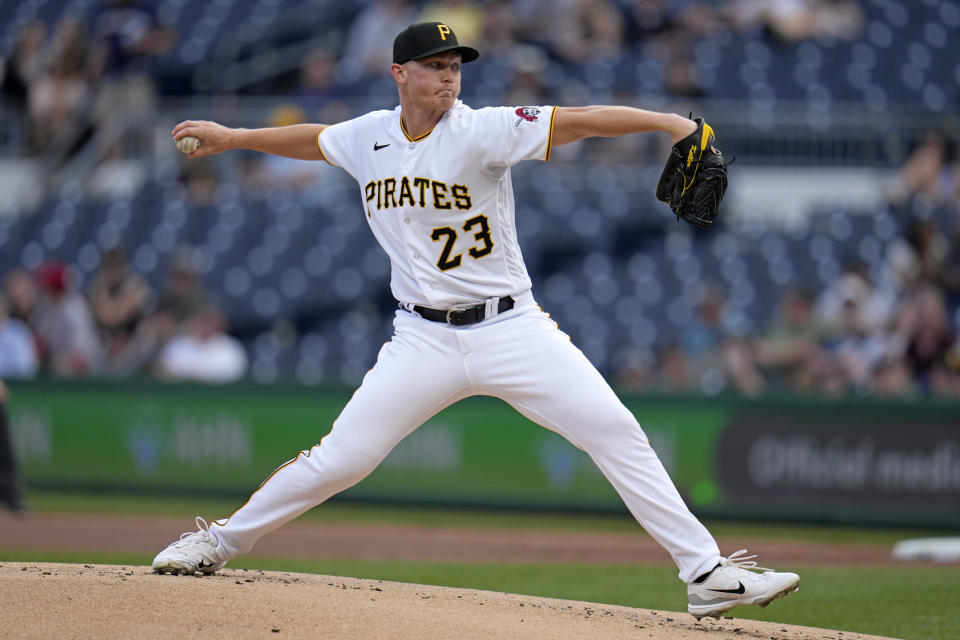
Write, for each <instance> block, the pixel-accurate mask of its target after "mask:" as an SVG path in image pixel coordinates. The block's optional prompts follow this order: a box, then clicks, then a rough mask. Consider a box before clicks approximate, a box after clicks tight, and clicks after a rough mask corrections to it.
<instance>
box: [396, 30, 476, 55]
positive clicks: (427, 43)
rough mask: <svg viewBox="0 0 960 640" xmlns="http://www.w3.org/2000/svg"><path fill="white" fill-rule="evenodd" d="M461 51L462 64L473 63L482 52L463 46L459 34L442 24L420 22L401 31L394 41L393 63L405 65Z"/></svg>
mask: <svg viewBox="0 0 960 640" xmlns="http://www.w3.org/2000/svg"><path fill="white" fill-rule="evenodd" d="M454 50H456V51H459V52H460V59H461V61H462V62H473V61H474V60H476V59H477V58H479V57H480V52H479V51H477V50H476V49H474V48H472V47H464V46H461V44H460V43H459V42H457V34H455V33H454V32H453V29H451V28H450V27H448V26H447V25H445V24H443V23H442V22H418V23H417V24H412V25H410V26H409V27H407V28H406V29H404V30H403V31H401V32H400V33H399V34H398V35H397V37H396V38H394V40H393V62H394V63H395V64H403V63H404V62H409V61H410V60H418V59H419V58H426V57H427V56H432V55H434V54H437V53H443V52H444V51H454Z"/></svg>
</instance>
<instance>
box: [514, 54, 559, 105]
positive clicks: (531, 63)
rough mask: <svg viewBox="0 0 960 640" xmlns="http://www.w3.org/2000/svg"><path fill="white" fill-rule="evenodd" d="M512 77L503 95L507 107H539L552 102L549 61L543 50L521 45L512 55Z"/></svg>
mask: <svg viewBox="0 0 960 640" xmlns="http://www.w3.org/2000/svg"><path fill="white" fill-rule="evenodd" d="M510 58H511V62H512V65H513V66H512V75H511V77H510V83H509V85H507V88H506V91H505V92H504V94H503V97H502V102H503V104H506V105H518V106H519V105H537V104H547V103H549V102H551V98H552V97H553V96H554V93H553V91H552V90H551V89H550V88H549V87H547V85H546V84H545V81H546V71H547V65H548V64H549V60H547V56H546V54H544V53H543V50H542V49H540V48H538V47H534V46H532V45H519V46H517V47H515V48H514V49H513V51H512V52H511V54H510Z"/></svg>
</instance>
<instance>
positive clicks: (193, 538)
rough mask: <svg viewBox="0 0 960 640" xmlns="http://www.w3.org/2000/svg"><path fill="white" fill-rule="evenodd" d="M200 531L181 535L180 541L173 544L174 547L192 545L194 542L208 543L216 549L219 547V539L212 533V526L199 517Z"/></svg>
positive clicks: (197, 521) (198, 525) (198, 526)
mask: <svg viewBox="0 0 960 640" xmlns="http://www.w3.org/2000/svg"><path fill="white" fill-rule="evenodd" d="M196 524H197V529H198V531H187V532H185V533H181V534H180V540H179V541H177V542H175V543H173V546H174V547H180V546H183V545H186V544H192V543H194V542H206V543H207V544H211V545H213V546H214V547H216V546H217V537H216V536H215V535H214V534H213V532H212V531H210V525H208V524H207V521H206V520H204V519H203V518H201V517H200V516H197V520H196Z"/></svg>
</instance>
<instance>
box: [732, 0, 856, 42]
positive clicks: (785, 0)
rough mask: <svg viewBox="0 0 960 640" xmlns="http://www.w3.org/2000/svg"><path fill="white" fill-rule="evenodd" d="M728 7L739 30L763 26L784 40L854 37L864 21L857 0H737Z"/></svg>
mask: <svg viewBox="0 0 960 640" xmlns="http://www.w3.org/2000/svg"><path fill="white" fill-rule="evenodd" d="M728 11H729V17H730V20H731V22H732V24H733V25H734V26H735V27H736V28H737V30H740V31H744V30H749V29H753V28H762V29H765V30H766V31H767V32H768V33H770V34H771V35H772V36H774V37H775V38H776V39H778V40H781V41H784V42H799V41H801V40H810V39H818V38H819V39H827V38H838V39H841V40H852V39H853V38H856V37H857V35H859V34H860V32H861V31H862V30H863V21H864V16H863V10H862V9H861V8H860V5H859V4H858V3H857V2H856V0H737V1H736V2H734V3H733V4H732V5H731V6H730V7H729V9H728Z"/></svg>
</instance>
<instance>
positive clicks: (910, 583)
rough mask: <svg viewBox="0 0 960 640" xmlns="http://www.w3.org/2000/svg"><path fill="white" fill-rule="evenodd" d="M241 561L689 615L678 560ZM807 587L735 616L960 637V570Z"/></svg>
mask: <svg viewBox="0 0 960 640" xmlns="http://www.w3.org/2000/svg"><path fill="white" fill-rule="evenodd" d="M30 505H31V508H33V509H34V510H37V511H74V512H91V513H94V512H96V513H150V514H168V515H182V516H183V517H184V522H185V528H189V524H190V523H191V519H190V518H191V517H192V516H193V515H194V514H197V513H201V514H204V515H208V516H210V517H219V516H220V515H223V514H225V513H228V512H229V511H230V510H232V508H233V507H234V506H236V505H234V504H232V503H231V504H226V503H223V502H217V501H183V500H169V499H153V498H151V499H146V500H145V499H142V498H140V499H129V498H116V497H108V498H104V497H87V496H73V495H55V494H35V495H31V501H30ZM304 517H305V518H308V519H312V520H318V521H324V520H325V521H331V522H332V521H337V522H382V523H416V524H421V525H422V524H433V525H436V526H465V527H498V528H504V527H509V528H518V529H523V528H526V529H570V530H574V529H575V530H603V531H610V530H623V531H636V530H637V527H636V524H635V523H633V522H632V521H631V520H629V518H627V517H620V516H593V515H581V514H575V515H569V514H565V515H564V514H560V515H558V514H523V513H518V512H485V511H459V510H450V509H422V508H421V509H414V508H402V507H381V506H371V505H347V504H329V505H325V506H324V507H323V508H322V509H317V510H315V511H313V512H311V513H310V514H307V515H306V516H304ZM708 525H709V526H710V528H711V529H712V530H713V531H714V532H715V533H716V534H717V535H722V536H728V535H729V536H742V537H751V538H757V537H768V538H778V539H804V540H819V541H839V542H847V543H852V542H857V541H860V542H870V543H881V544H886V543H892V542H893V541H895V540H899V539H902V538H904V537H910V536H916V535H930V532H929V531H927V532H923V531H920V532H917V531H911V530H906V529H904V530H894V529H864V528H856V527H833V526H814V525H804V526H798V525H795V524H754V523H730V522H720V523H708ZM0 560H2V561H51V562H78V563H80V562H82V563H91V562H94V563H109V564H137V565H147V564H148V563H149V562H150V560H151V558H149V557H146V556H140V555H130V554H89V553H85V554H81V553H64V552H57V551H45V552H22V551H10V550H3V549H0ZM230 566H231V567H235V568H251V569H252V568H256V569H267V570H279V571H299V572H309V573H323V574H330V575H341V576H352V577H362V578H374V579H382V580H393V581H400V582H415V583H422V584H436V585H445V586H453V587H465V588H473V589H485V590H491V591H501V592H511V593H522V594H529V595H539V596H548V597H556V598H566V599H574V600H585V601H591V602H603V603H610V604H620V605H626V606H633V607H643V608H650V609H665V610H672V611H681V610H683V608H684V607H685V603H686V601H685V593H684V589H683V585H682V584H681V583H680V582H679V581H678V580H677V578H676V569H675V568H674V567H673V566H668V565H664V566H622V565H615V566H614V565H576V566H571V565H562V564H502V565H500V564H460V563H440V562H428V563H425V562H401V561H371V560H339V559H337V560H334V559H316V558H311V559H295V558H294V559H291V558H283V559H278V558H269V557H258V556H255V555H251V556H243V557H241V558H237V559H236V560H234V561H233V562H231V563H230ZM789 569H790V570H792V571H797V572H798V573H800V575H801V588H800V590H799V591H798V592H796V593H794V594H791V595H790V596H789V597H788V598H786V599H785V600H778V601H776V602H774V603H773V604H772V605H771V606H770V607H768V608H766V609H761V608H758V607H747V608H743V609H739V610H737V617H743V618H751V619H756V620H769V621H777V622H783V623H788V624H799V625H808V626H814V627H823V628H830V629H839V630H844V631H857V632H861V633H870V634H876V635H884V636H893V637H897V638H908V639H911V640H913V639H916V640H921V639H923V640H948V639H950V640H952V639H955V638H957V637H960V631H958V629H960V568H958V567H956V566H951V567H915V566H901V567H889V568H888V567H836V566H822V565H806V566H791V567H789Z"/></svg>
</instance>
